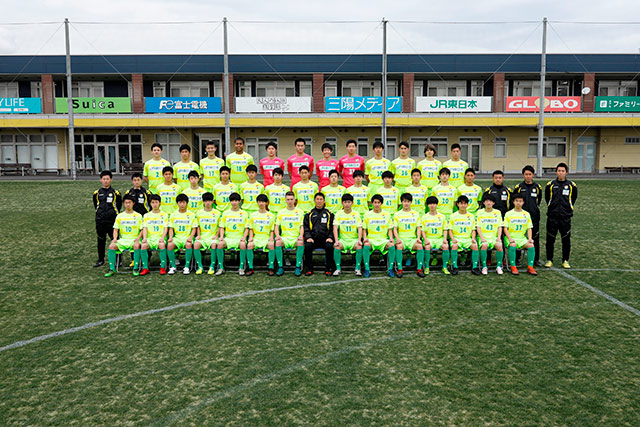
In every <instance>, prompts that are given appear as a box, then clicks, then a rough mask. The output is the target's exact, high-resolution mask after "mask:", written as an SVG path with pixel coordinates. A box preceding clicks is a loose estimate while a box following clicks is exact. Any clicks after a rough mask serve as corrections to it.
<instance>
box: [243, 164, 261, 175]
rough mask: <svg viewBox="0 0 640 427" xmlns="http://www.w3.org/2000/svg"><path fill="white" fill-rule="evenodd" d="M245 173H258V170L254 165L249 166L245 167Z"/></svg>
mask: <svg viewBox="0 0 640 427" xmlns="http://www.w3.org/2000/svg"><path fill="white" fill-rule="evenodd" d="M245 171H246V172H255V173H258V168H257V167H256V165H249V166H247V168H246V169H245Z"/></svg>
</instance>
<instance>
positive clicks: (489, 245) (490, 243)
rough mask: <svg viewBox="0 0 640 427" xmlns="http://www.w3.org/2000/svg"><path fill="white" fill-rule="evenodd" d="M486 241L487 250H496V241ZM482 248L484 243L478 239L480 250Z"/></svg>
mask: <svg viewBox="0 0 640 427" xmlns="http://www.w3.org/2000/svg"><path fill="white" fill-rule="evenodd" d="M486 241H487V250H491V249H495V247H496V239H493V238H489V239H486ZM481 246H482V241H481V240H480V238H479V237H478V249H479V248H480V247H481Z"/></svg>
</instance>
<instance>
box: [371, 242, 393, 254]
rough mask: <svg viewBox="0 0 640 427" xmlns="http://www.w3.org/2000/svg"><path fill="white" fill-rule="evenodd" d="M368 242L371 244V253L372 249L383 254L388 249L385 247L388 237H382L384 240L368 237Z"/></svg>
mask: <svg viewBox="0 0 640 427" xmlns="http://www.w3.org/2000/svg"><path fill="white" fill-rule="evenodd" d="M369 243H370V244H371V253H373V252H374V251H380V253H381V254H382V255H384V254H386V253H387V252H388V251H389V249H387V243H389V240H388V239H384V240H371V239H369Z"/></svg>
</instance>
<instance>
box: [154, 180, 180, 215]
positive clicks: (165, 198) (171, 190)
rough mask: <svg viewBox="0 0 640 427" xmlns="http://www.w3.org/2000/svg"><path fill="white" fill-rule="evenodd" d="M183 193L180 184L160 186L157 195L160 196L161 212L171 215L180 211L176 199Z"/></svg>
mask: <svg viewBox="0 0 640 427" xmlns="http://www.w3.org/2000/svg"><path fill="white" fill-rule="evenodd" d="M180 193H182V188H181V187H180V186H179V185H178V184H174V183H173V182H172V183H171V184H170V185H167V184H164V183H163V184H160V185H158V188H157V194H158V195H159V196H160V199H161V200H160V210H161V211H163V212H166V213H168V214H170V213H171V212H173V211H175V210H178V205H177V204H176V197H177V196H178V194H180Z"/></svg>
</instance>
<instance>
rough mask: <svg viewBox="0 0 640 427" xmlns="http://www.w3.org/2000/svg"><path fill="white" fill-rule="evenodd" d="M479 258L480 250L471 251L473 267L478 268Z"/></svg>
mask: <svg viewBox="0 0 640 427" xmlns="http://www.w3.org/2000/svg"><path fill="white" fill-rule="evenodd" d="M478 258H480V253H479V252H478V251H471V262H472V265H473V267H472V268H478Z"/></svg>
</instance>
